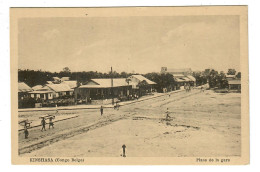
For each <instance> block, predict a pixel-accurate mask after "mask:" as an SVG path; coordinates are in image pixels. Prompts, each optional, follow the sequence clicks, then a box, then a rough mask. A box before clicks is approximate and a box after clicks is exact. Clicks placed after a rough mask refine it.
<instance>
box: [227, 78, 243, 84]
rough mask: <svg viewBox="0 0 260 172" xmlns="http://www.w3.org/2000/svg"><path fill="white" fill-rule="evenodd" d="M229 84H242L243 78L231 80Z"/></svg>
mask: <svg viewBox="0 0 260 172" xmlns="http://www.w3.org/2000/svg"><path fill="white" fill-rule="evenodd" d="M228 84H229V85H241V80H240V79H234V80H229V81H228Z"/></svg>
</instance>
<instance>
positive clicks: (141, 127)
mask: <svg viewBox="0 0 260 172" xmlns="http://www.w3.org/2000/svg"><path fill="white" fill-rule="evenodd" d="M240 105H241V100H240V94H238V93H227V94H220V93H214V92H213V91H210V90H208V91H205V92H200V91H199V90H192V92H190V93H186V92H180V93H176V94H172V95H171V96H168V95H165V96H163V97H159V98H156V99H151V100H146V101H143V102H139V103H135V104H131V105H127V106H123V107H121V108H120V109H119V110H118V111H117V110H113V109H105V113H104V115H103V116H100V113H99V111H98V110H70V111H62V112H59V113H60V115H71V114H76V115H79V117H78V118H75V119H70V120H67V121H62V122H59V123H57V124H55V128H54V129H50V130H48V129H47V131H46V132H41V131H40V128H35V129H32V130H30V131H29V132H30V136H29V139H24V138H23V133H20V134H19V151H20V155H21V156H37V157H38V156H40V157H44V156H48V157H51V156H59V157H61V156H72V157H74V156H79V157H120V156H121V155H122V145H123V144H125V145H126V156H128V157H160V156H161V157H167V156H168V157H193V156H200V157H203V156H204V157H210V156H214V157H216V156H240V154H241V152H240V151H241V141H240V139H241V135H240V133H241V128H240V122H241V120H240V116H241V114H240V113H241V111H240ZM167 108H168V111H169V115H170V119H169V120H166V113H165V112H166V111H167ZM45 113H46V112H45ZM53 113H55V112H53ZM43 114H44V112H23V113H19V115H20V116H21V117H23V118H29V119H30V118H31V117H34V118H35V116H36V117H37V116H40V115H43Z"/></svg>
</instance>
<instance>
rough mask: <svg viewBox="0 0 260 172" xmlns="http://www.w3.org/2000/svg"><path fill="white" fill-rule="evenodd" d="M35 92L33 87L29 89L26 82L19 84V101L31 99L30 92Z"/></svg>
mask: <svg viewBox="0 0 260 172" xmlns="http://www.w3.org/2000/svg"><path fill="white" fill-rule="evenodd" d="M30 91H33V89H32V88H31V87H29V86H28V85H27V84H25V83H24V82H19V83H18V100H21V99H24V98H27V97H29V92H30Z"/></svg>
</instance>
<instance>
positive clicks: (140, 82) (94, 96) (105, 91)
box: [75, 75, 156, 101]
mask: <svg viewBox="0 0 260 172" xmlns="http://www.w3.org/2000/svg"><path fill="white" fill-rule="evenodd" d="M155 84H156V83H155V82H153V81H150V80H149V79H147V78H145V77H144V76H142V75H132V76H130V77H128V78H113V87H112V79H111V78H98V79H91V80H90V81H89V82H87V83H86V84H85V85H81V86H79V87H77V88H75V99H76V100H77V99H83V100H84V99H85V100H86V99H87V101H89V100H90V98H91V100H98V99H111V98H112V97H113V98H122V97H128V96H130V95H133V94H137V95H139V96H140V93H141V92H142V91H144V92H151V89H152V88H153V85H155ZM140 86H141V87H142V89H141V90H140Z"/></svg>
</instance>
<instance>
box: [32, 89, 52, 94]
mask: <svg viewBox="0 0 260 172" xmlns="http://www.w3.org/2000/svg"><path fill="white" fill-rule="evenodd" d="M53 92H54V91H52V90H34V91H32V92H29V93H30V94H44V93H53Z"/></svg>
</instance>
